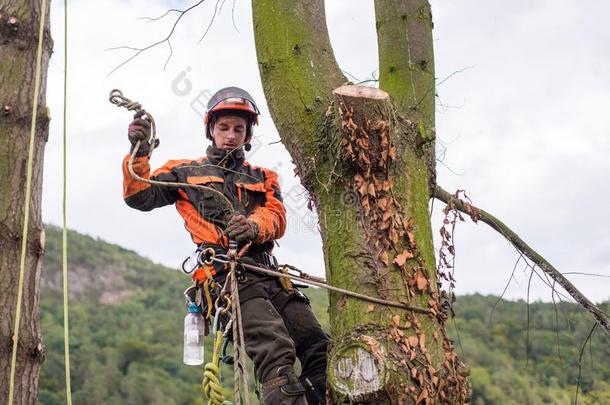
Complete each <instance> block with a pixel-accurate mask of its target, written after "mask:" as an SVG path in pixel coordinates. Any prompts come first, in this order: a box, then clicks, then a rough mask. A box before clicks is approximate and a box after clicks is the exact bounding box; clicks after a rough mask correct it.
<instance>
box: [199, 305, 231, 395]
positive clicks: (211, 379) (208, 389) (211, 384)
mask: <svg viewBox="0 0 610 405" xmlns="http://www.w3.org/2000/svg"><path fill="white" fill-rule="evenodd" d="M217 316H218V315H217ZM223 340H224V338H223V334H222V332H221V331H218V332H216V336H214V350H213V352H212V361H211V362H209V363H207V364H206V365H205V367H204V372H203V392H204V393H205V395H206V396H207V397H208V399H209V400H208V405H232V403H231V402H230V401H227V400H225V397H224V394H223V393H222V384H221V382H220V350H221V347H222V342H223Z"/></svg>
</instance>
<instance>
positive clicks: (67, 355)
mask: <svg viewBox="0 0 610 405" xmlns="http://www.w3.org/2000/svg"><path fill="white" fill-rule="evenodd" d="M67 100H68V0H64V118H63V120H64V123H63V124H64V125H63V127H64V135H63V138H64V161H63V166H64V167H63V172H64V186H63V187H64V189H63V202H62V204H63V215H64V229H63V233H62V267H63V293H64V362H65V370H66V403H67V404H68V405H72V390H71V384H70V332H69V331H70V328H69V327H68V325H69V323H68V208H67V200H68V199H67V194H68V193H67V184H68V182H67V177H68V176H67V171H68V170H67V160H68V159H67V156H68V155H67V143H68V136H67V132H68V130H67V127H68V119H67V117H68V102H67Z"/></svg>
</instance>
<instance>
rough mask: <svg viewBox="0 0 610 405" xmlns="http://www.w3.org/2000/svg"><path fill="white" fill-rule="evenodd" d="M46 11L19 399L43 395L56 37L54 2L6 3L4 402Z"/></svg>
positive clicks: (2, 30)
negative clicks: (44, 206) (46, 205)
mask: <svg viewBox="0 0 610 405" xmlns="http://www.w3.org/2000/svg"><path fill="white" fill-rule="evenodd" d="M42 13H45V15H46V16H47V18H46V21H47V23H46V27H45V34H44V47H43V54H42V55H43V56H42V66H41V68H42V77H41V82H40V97H39V99H38V102H39V106H40V108H39V114H38V117H37V130H36V140H35V145H34V171H33V177H32V194H31V207H30V219H29V221H30V222H29V237H28V243H27V246H28V252H27V257H26V272H25V282H24V289H23V304H22V317H21V324H20V325H21V327H20V332H19V342H18V352H17V363H16V371H15V389H14V396H13V400H14V403H15V404H34V403H36V396H37V392H38V375H39V371H40V366H41V364H42V361H43V357H44V349H43V346H42V340H41V336H40V318H39V285H40V272H41V268H40V259H41V256H42V254H43V252H44V229H43V225H42V219H41V212H40V208H41V207H40V203H41V191H42V167H43V153H44V146H45V142H46V140H47V137H48V127H49V125H48V123H49V118H48V113H47V110H46V107H45V104H44V103H45V95H46V91H45V87H46V71H47V67H48V62H49V57H50V55H51V48H52V41H51V35H50V30H49V24H48V21H49V18H48V14H49V8H48V7H47V9H46V10H41V4H40V2H39V1H34V0H4V1H3V2H2V5H0V61H2V62H1V63H0V177H1V178H2V181H1V182H0V308H2V317H1V319H0V403H3V404H5V403H7V402H8V393H9V375H10V367H11V352H12V347H13V341H12V340H13V339H12V336H13V328H14V325H15V309H16V304H17V290H18V280H19V262H20V254H21V252H20V251H21V234H22V228H23V221H24V200H25V184H26V170H27V160H28V147H29V132H30V124H31V119H32V115H31V114H32V97H33V89H34V76H35V66H36V49H37V42H38V32H39V22H40V18H41V15H42Z"/></svg>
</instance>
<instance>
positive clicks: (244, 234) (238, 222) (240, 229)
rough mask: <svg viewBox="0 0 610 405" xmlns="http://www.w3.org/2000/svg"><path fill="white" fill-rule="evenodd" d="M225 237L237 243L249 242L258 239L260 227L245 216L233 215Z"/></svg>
mask: <svg viewBox="0 0 610 405" xmlns="http://www.w3.org/2000/svg"><path fill="white" fill-rule="evenodd" d="M225 235H227V237H228V238H229V239H232V240H234V241H237V242H248V241H251V240H254V239H256V236H257V235H258V225H257V224H256V222H254V221H251V220H249V219H248V218H246V217H245V216H244V215H233V216H232V217H231V219H230V220H229V223H228V224H227V228H226V229H225Z"/></svg>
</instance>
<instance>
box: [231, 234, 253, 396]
mask: <svg viewBox="0 0 610 405" xmlns="http://www.w3.org/2000/svg"><path fill="white" fill-rule="evenodd" d="M229 243H230V244H235V245H234V246H230V249H229V257H230V259H231V263H230V264H231V271H230V273H229V277H230V278H231V309H232V312H233V314H232V317H233V320H234V322H233V359H234V362H233V374H234V378H235V384H234V392H235V402H237V398H241V402H242V404H245V405H250V392H249V391H250V382H249V377H248V370H247V367H246V365H245V363H244V361H245V360H246V353H245V347H246V344H245V341H244V328H243V324H242V319H241V304H240V302H239V285H238V282H237V275H236V274H235V273H236V271H237V254H238V253H237V245H236V243H235V242H234V241H230V242H229ZM244 251H245V250H244ZM225 284H226V283H225ZM240 385H243V391H244V392H243V393H242V394H243V395H241V396H240Z"/></svg>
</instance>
